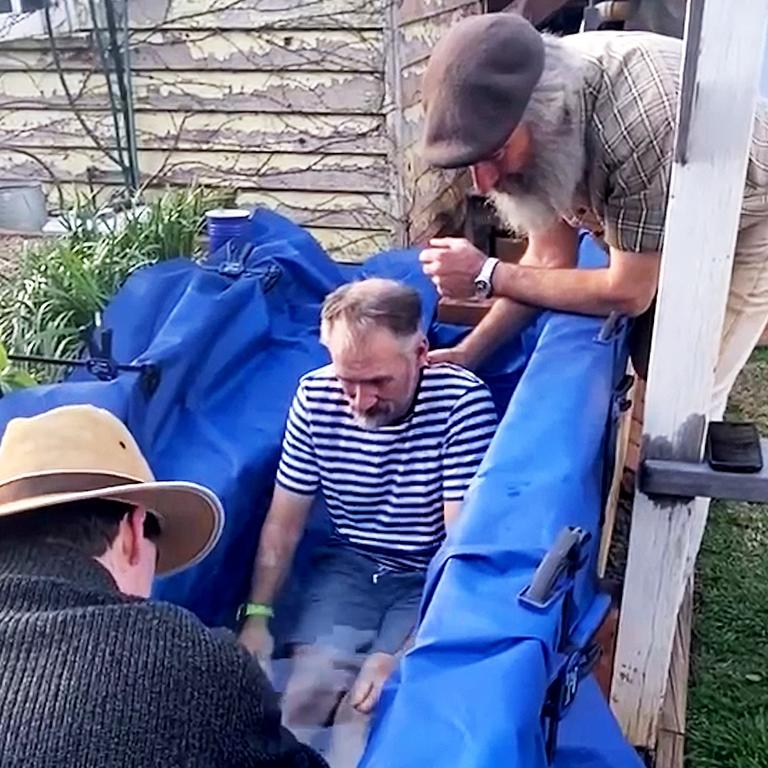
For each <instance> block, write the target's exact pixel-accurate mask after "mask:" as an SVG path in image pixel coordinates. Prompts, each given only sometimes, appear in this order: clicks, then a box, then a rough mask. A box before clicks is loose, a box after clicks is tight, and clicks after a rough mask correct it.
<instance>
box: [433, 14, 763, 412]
mask: <svg viewBox="0 0 768 768" xmlns="http://www.w3.org/2000/svg"><path fill="white" fill-rule="evenodd" d="M681 61H682V43H681V41H680V40H677V39H674V38H670V37H663V36H660V35H654V34H651V33H645V32H607V31H601V32H589V33H585V34H579V35H572V36H568V37H565V38H555V37H551V36H546V35H542V34H540V33H539V32H538V31H537V30H536V29H535V28H534V27H533V26H532V25H531V24H529V23H528V22H527V21H526V20H525V19H523V18H522V17H520V16H518V15H516V14H512V13H499V14H487V15H484V16H476V17H471V18H468V19H464V20H462V21H461V22H459V23H458V24H456V25H455V26H453V27H452V28H451V29H450V30H448V32H447V33H446V35H445V36H444V37H443V38H442V39H441V40H440V42H439V43H438V45H437V46H436V47H435V49H434V51H433V53H432V56H431V58H430V61H429V64H428V67H427V71H426V73H425V76H424V83H423V102H424V108H425V113H426V117H425V128H424V137H423V154H424V157H425V158H426V160H427V161H428V162H429V163H430V164H431V165H433V166H436V167H440V168H467V167H468V168H469V169H470V170H471V173H472V178H473V182H474V184H475V187H476V188H477V190H478V191H479V192H480V193H481V194H483V195H486V196H487V197H488V198H489V199H490V201H491V202H492V204H493V205H494V206H495V208H496V211H497V213H498V215H499V217H500V219H501V220H502V221H503V223H504V224H505V225H506V226H507V227H508V228H509V229H510V230H511V231H514V232H517V233H519V234H523V235H527V236H528V247H527V250H526V252H525V255H524V256H523V258H522V259H521V261H520V262H519V263H518V264H506V263H498V261H497V260H496V259H487V258H486V257H485V255H484V254H483V253H482V252H481V251H479V250H478V249H477V248H476V247H474V246H473V245H472V244H471V243H470V242H468V241H467V240H464V239H460V238H444V239H437V240H433V241H431V242H430V244H429V247H428V248H427V249H425V250H424V251H423V252H422V253H421V257H420V258H421V261H422V265H423V268H424V271H425V273H426V274H427V275H429V276H430V277H431V278H432V280H433V281H434V283H435V284H436V286H437V287H438V289H439V290H440V291H441V293H443V294H444V295H446V296H449V297H458V298H463V297H468V296H471V295H473V294H474V295H478V294H479V295H482V296H491V295H495V296H498V297H500V299H501V300H500V301H496V302H494V305H493V307H492V309H491V311H490V312H489V313H488V315H486V317H485V318H484V319H483V321H482V322H481V323H480V324H479V325H478V326H477V328H475V329H474V331H473V332H472V333H470V334H469V335H468V336H467V337H466V339H464V340H463V341H462V342H461V343H460V344H459V345H458V346H457V347H455V348H453V349H450V350H436V351H435V352H433V353H432V357H431V359H434V360H436V361H453V362H456V363H458V364H460V365H463V366H465V367H468V368H474V367H476V366H477V365H478V363H480V362H481V361H482V360H483V359H484V358H485V357H487V356H488V355H489V354H490V352H491V351H492V350H493V349H494V348H495V347H496V346H497V345H498V344H499V343H501V341H503V340H504V339H505V338H506V337H508V336H509V335H511V334H514V333H516V332H517V331H518V330H519V329H520V328H521V327H522V326H523V325H525V324H526V323H527V322H528V321H529V320H530V319H531V317H532V315H533V314H534V313H535V312H536V311H537V309H538V308H545V309H550V310H557V311H562V312H574V313H581V314H588V315H607V314H609V313H611V312H618V313H621V314H625V315H629V316H631V317H635V318H641V319H640V321H639V322H637V323H636V329H640V330H642V329H644V330H645V331H646V334H645V335H646V338H645V343H646V345H647V340H648V338H649V333H648V327H649V326H648V324H649V321H650V319H651V318H652V312H653V309H652V305H653V302H654V299H655V296H656V291H657V288H658V278H659V267H660V261H661V248H662V240H663V235H664V226H665V218H666V208H667V196H668V188H669V177H670V173H671V167H672V156H673V138H674V132H675V114H676V110H677V102H678V98H679V91H680V69H681ZM713 183H717V180H716V179H713ZM580 228H585V229H587V230H589V231H591V232H592V233H593V235H595V236H596V237H597V238H598V239H599V240H601V241H602V242H603V243H604V245H605V247H606V249H607V250H608V252H609V255H610V261H609V265H608V266H607V267H605V268H604V269H592V270H579V269H576V260H577V250H578V230H579V229H580ZM688 258H690V259H691V270H695V269H696V259H697V258H698V254H695V253H691V254H690V255H689V256H688ZM766 320H768V119H767V116H766V111H765V106H764V105H763V104H761V105H760V106H759V108H758V111H757V115H756V117H755V124H754V131H753V138H752V144H751V147H750V155H749V163H748V167H747V177H746V183H745V187H744V202H743V205H742V212H741V220H740V224H739V232H738V239H737V242H736V248H735V254H734V265H733V274H732V279H731V287H730V294H729V298H728V306H727V311H726V318H725V325H724V329H723V336H722V341H721V347H720V353H719V358H718V364H717V369H716V372H715V388H714V392H713V399H712V404H711V410H710V417H711V418H714V419H717V418H720V417H721V415H722V413H723V412H724V410H725V405H726V401H727V398H728V394H729V392H730V389H731V387H732V385H733V383H734V381H735V379H736V376H737V375H738V373H739V370H740V369H741V368H742V367H743V365H744V364H745V363H746V361H747V360H748V359H749V356H750V354H751V352H752V350H753V348H754V346H755V344H756V343H757V341H758V340H759V338H760V336H761V334H762V331H763V329H764V328H765V325H766ZM641 336H642V334H641ZM646 352H647V350H646ZM644 356H645V355H640V357H641V358H642V357H644ZM636 359H637V358H636Z"/></svg>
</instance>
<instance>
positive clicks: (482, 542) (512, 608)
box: [0, 211, 639, 768]
mask: <svg viewBox="0 0 768 768" xmlns="http://www.w3.org/2000/svg"><path fill="white" fill-rule="evenodd" d="M251 246H252V247H250V248H248V249H246V250H245V251H243V252H241V253H237V252H230V251H229V250H228V249H226V248H225V249H221V250H219V251H218V252H217V253H215V254H213V255H212V256H211V257H210V258H209V259H208V261H207V262H206V263H205V264H203V265H197V264H194V263H192V262H190V261H188V260H186V259H178V260H174V261H171V262H166V263H163V264H160V265H157V266H155V267H151V268H148V269H145V270H142V271H140V272H139V273H137V274H135V275H134V276H132V277H131V278H130V279H129V280H128V281H127V283H126V284H125V286H124V287H123V288H122V290H121V291H120V292H119V294H118V295H117V296H116V297H115V299H114V300H113V301H112V302H111V304H110V306H109V307H108V308H107V310H106V312H105V314H104V324H105V325H106V326H107V327H109V328H111V329H112V330H113V332H114V357H115V359H116V360H118V361H119V362H121V363H135V364H143V363H151V364H152V365H154V366H156V367H157V369H158V371H159V375H160V377H159V383H158V384H157V387H156V388H155V390H154V391H153V392H150V391H148V390H147V389H146V388H145V387H144V386H143V385H142V382H141V379H140V377H139V375H138V374H134V373H121V374H120V375H119V376H118V377H117V378H116V379H114V380H112V381H98V380H95V379H93V378H91V377H90V376H89V374H87V373H83V372H78V373H76V374H74V375H72V376H71V377H70V378H69V379H68V380H67V381H66V382H64V383H61V384H57V385H52V386H46V387H37V388H34V389H31V390H27V391H22V392H18V393H15V394H14V395H12V396H9V397H6V398H3V399H2V400H0V431H2V429H3V428H4V426H5V424H6V423H7V421H8V420H9V419H10V418H12V417H14V416H17V415H31V414H35V413H39V412H41V411H44V410H47V409H49V408H51V407H55V406H58V405H63V404H67V403H78V402H88V403H93V404H96V405H99V406H101V407H104V408H107V409H109V410H111V411H112V412H114V413H115V414H116V415H117V416H119V417H120V418H121V419H123V421H125V423H126V424H127V425H128V427H129V428H130V429H131V430H132V431H133V433H134V434H135V435H136V438H137V441H138V442H139V444H140V446H141V448H142V449H143V451H144V452H145V454H146V455H147V457H148V459H149V461H150V463H151V464H152V466H153V468H154V470H155V472H156V474H157V476H158V477H159V478H161V479H184V480H191V481H196V482H200V483H202V484H204V485H206V486H208V487H210V488H211V489H213V490H214V491H215V492H216V493H217V494H218V495H219V496H220V497H221V499H222V501H223V504H224V508H225V512H226V515H227V519H226V525H225V528H224V533H223V535H222V539H221V541H220V543H219V546H218V547H217V548H216V550H215V551H214V552H213V553H212V554H211V555H210V556H209V557H208V558H207V559H206V560H205V561H204V562H203V563H201V564H199V565H198V566H196V567H194V568H192V569H190V570H188V571H187V572H184V573H182V574H178V575H176V576H173V577H170V578H168V579H165V580H161V581H160V582H159V583H158V585H157V588H156V594H155V596H156V597H158V598H161V599H167V600H171V601H173V602H176V603H179V604H181V605H183V606H186V607H188V608H189V609H190V610H192V611H194V612H195V613H196V614H197V615H198V616H200V618H201V619H202V620H203V621H205V622H206V623H208V624H209V625H228V626H233V624H234V617H235V612H236V608H237V605H238V604H239V603H240V602H241V601H242V600H243V598H244V597H245V596H246V594H247V589H248V581H249V578H250V573H251V567H252V563H253V557H254V554H255V549H256V544H257V540H258V531H259V527H260V525H261V522H262V520H263V517H264V514H265V513H266V510H267V507H268V504H269V497H270V493H271V488H272V483H273V479H274V474H275V469H276V464H277V460H278V457H279V448H280V442H281V438H282V432H283V428H284V423H285V418H286V415H287V411H288V406H289V404H290V401H291V398H292V396H293V393H294V389H295V387H296V384H297V381H298V379H299V377H300V376H301V375H302V374H303V373H304V372H306V371H308V370H310V369H312V368H314V367H316V366H319V365H322V364H324V363H325V362H327V353H326V352H325V350H324V349H323V348H322V346H321V345H320V344H319V341H318V321H319V309H320V305H321V302H322V300H323V298H324V296H325V295H326V294H327V293H328V291H329V290H331V289H333V288H334V287H336V286H337V285H339V284H341V283H342V282H343V281H345V280H346V279H349V277H350V276H357V275H369V274H370V275H385V276H392V277H396V278H399V279H403V280H405V281H406V282H409V283H410V284H412V285H414V286H415V287H417V288H418V289H419V291H420V293H421V294H422V296H423V298H424V317H425V324H426V325H427V326H428V327H429V328H430V337H431V341H432V343H433V346H436V345H443V344H450V343H453V342H454V341H455V340H456V338H458V336H459V335H460V334H461V333H464V332H466V329H459V328H456V327H452V326H445V325H441V324H439V323H436V322H435V320H434V316H435V308H436V301H437V297H436V295H435V292H434V290H433V288H432V286H431V284H430V283H429V282H428V281H427V280H426V279H425V278H424V276H423V275H422V273H421V270H420V269H419V266H418V262H417V260H416V252H415V251H403V252H392V253H385V254H380V255H379V256H377V257H375V258H373V259H371V260H369V261H368V262H367V263H366V264H365V265H364V266H363V267H362V268H361V269H354V270H350V269H342V268H340V267H338V266H337V265H335V264H334V263H333V262H332V261H331V260H330V259H329V258H328V257H327V256H326V255H325V254H324V253H323V252H322V250H321V248H320V247H319V246H318V244H317V243H316V242H315V241H314V240H313V239H312V238H311V237H310V236H309V235H307V234H306V233H304V232H303V231H302V230H301V229H299V228H298V227H296V226H294V225H293V224H291V223H290V222H288V221H287V220H285V219H283V218H282V217H280V216H277V215H276V214H271V213H268V212H265V211H259V212H258V213H257V214H256V215H255V216H254V219H253V225H252V232H251ZM582 256H583V261H584V262H585V264H586V265H587V266H588V265H589V263H590V260H591V261H592V262H594V261H595V259H597V260H599V259H600V258H601V257H600V254H599V251H598V250H597V249H596V248H595V247H594V246H593V245H592V244H591V243H590V242H589V241H587V242H586V243H585V244H584V245H583V246H582ZM600 327H601V321H600V320H595V319H588V318H577V317H570V316H562V315H552V316H550V315H544V316H542V317H541V318H540V320H539V321H538V322H537V323H536V324H535V325H534V326H532V327H530V328H528V329H527V330H526V331H525V332H524V333H523V334H521V335H520V337H518V338H517V339H514V340H512V341H510V342H509V344H507V345H506V347H504V348H503V349H502V350H500V351H499V352H498V353H497V354H496V355H495V357H494V359H493V360H492V361H491V362H490V363H489V365H488V366H487V370H485V371H484V372H482V374H483V375H484V377H485V378H486V379H487V381H488V382H489V385H490V386H491V387H492V389H493V392H494V396H495V398H496V402H497V404H498V405H499V408H500V410H502V411H503V410H504V409H505V408H506V405H507V401H508V399H509V396H510V394H511V392H512V390H513V389H515V394H514V397H513V399H512V401H511V404H510V406H509V408H508V409H507V411H506V415H505V417H504V419H503V422H502V424H501V426H500V428H499V432H498V434H497V436H496V438H495V440H494V443H493V445H492V447H491V449H490V451H489V453H488V456H487V457H486V459H485V461H484V463H483V467H482V469H481V471H480V473H479V475H478V477H477V478H476V480H475V481H474V483H473V486H472V489H471V491H470V494H469V499H468V503H467V505H466V508H465V510H464V512H463V514H462V519H461V523H460V525H459V526H458V527H457V529H456V530H455V531H454V533H453V534H452V536H451V537H450V539H449V541H448V542H447V543H446V546H445V547H444V548H443V549H442V550H441V552H440V553H439V555H438V556H437V558H436V559H435V561H434V563H433V565H432V567H431V569H430V574H429V579H428V588H427V590H426V593H425V598H424V602H423V605H422V616H423V620H422V623H421V626H420V628H419V631H418V635H417V641H416V644H415V647H414V648H413V650H412V651H411V652H410V653H409V654H407V656H406V657H405V659H404V661H403V663H402V665H401V669H400V671H399V673H398V674H397V675H396V676H395V679H394V680H393V681H392V682H391V684H390V685H388V687H387V688H386V690H385V694H384V697H383V700H382V705H381V706H380V708H379V711H378V713H377V717H376V720H375V724H374V728H373V732H372V736H371V740H370V744H369V747H368V749H367V753H366V756H365V758H364V760H363V766H365V767H366V768H374V767H375V768H379V767H380V766H381V768H383V767H384V766H386V767H387V768H411V766H413V768H416V766H419V768H422V767H423V766H424V765H431V764H434V762H435V760H436V759H439V762H441V764H446V765H451V766H457V767H458V766H461V767H462V768H463V767H464V766H467V768H469V766H471V767H472V768H497V766H500V765H503V766H525V767H526V768H534V767H535V766H539V765H544V762H543V735H542V726H541V710H542V705H543V700H544V697H545V693H546V691H547V688H548V686H549V685H550V683H551V682H552V676H553V674H554V671H555V670H556V669H557V667H558V659H559V658H560V654H559V649H560V645H561V640H562V639H563V638H564V637H566V636H567V635H568V633H569V631H570V629H571V628H572V627H571V626H569V622H570V623H575V622H577V621H578V620H579V619H582V618H583V617H584V616H586V615H588V614H589V612H590V609H591V607H592V605H593V603H594V598H595V583H594V578H593V575H592V574H593V573H594V567H593V566H594V555H595V546H596V542H597V538H598V537H597V533H598V530H599V523H600V511H601V501H602V499H601V494H602V492H603V489H604V485H603V479H604V472H605V462H604V458H605V456H606V440H607V439H608V438H609V437H610V435H611V430H612V421H611V419H610V413H611V408H612V397H613V392H614V387H615V384H616V381H617V374H618V372H619V371H620V370H621V366H622V363H623V359H624V358H623V355H624V351H623V336H622V334H621V333H619V334H618V335H615V336H612V337H611V338H610V339H609V340H608V341H607V342H605V343H603V342H598V341H596V340H595V337H596V334H597V332H598V331H599V329H600ZM518 382H519V384H518ZM321 523H322V521H321ZM565 525H579V526H581V527H583V528H584V529H586V530H587V531H590V532H592V534H593V535H594V538H593V542H592V544H591V547H592V549H591V550H590V556H589V559H588V563H587V565H586V567H585V568H584V569H582V571H581V572H580V574H579V576H578V577H577V579H576V583H575V587H574V590H573V600H574V612H573V616H572V621H571V619H566V618H564V613H563V611H562V610H561V605H560V603H559V602H557V601H556V603H555V604H553V605H552V606H550V607H549V608H548V609H547V610H546V611H542V612H532V611H531V610H529V609H527V608H525V607H524V606H522V605H521V604H520V603H519V602H518V601H517V594H518V593H519V591H520V590H521V589H522V588H523V587H524V586H525V585H526V584H527V582H528V581H529V580H530V578H531V575H532V573H533V570H534V569H535V568H536V565H537V564H538V562H539V560H540V559H541V557H542V556H543V554H544V553H545V551H546V550H547V548H548V547H549V546H550V545H551V544H552V542H553V541H554V538H555V537H556V535H557V533H558V532H559V530H560V529H561V528H562V527H563V526H565ZM320 527H322V525H320ZM585 723H588V724H589V727H588V729H587V728H585V727H584V724H585ZM559 745H560V746H559V749H558V752H557V755H556V764H557V765H558V766H562V767H563V768H565V767H566V766H568V767H569V768H576V767H577V766H578V768H582V767H583V768H586V767H587V766H595V768H597V766H605V768H608V767H609V766H610V768H622V766H635V765H639V763H637V761H636V760H635V759H634V756H633V753H632V751H631V750H630V749H629V747H627V745H626V744H625V742H624V741H623V740H622V738H621V736H620V734H619V732H618V729H617V727H616V724H615V722H614V721H613V719H612V717H611V715H610V712H609V710H608V708H607V705H606V703H605V701H604V700H603V699H602V697H601V696H600V695H599V694H598V693H597V692H596V690H595V687H594V683H593V682H592V681H591V680H589V679H588V680H587V681H585V683H584V684H583V685H582V686H581V688H580V690H579V693H578V695H577V697H576V700H575V702H574V703H573V705H572V707H571V709H570V710H569V712H568V715H567V717H566V719H565V721H564V722H563V724H562V728H561V732H560V740H559Z"/></svg>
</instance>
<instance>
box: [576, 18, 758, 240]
mask: <svg viewBox="0 0 768 768" xmlns="http://www.w3.org/2000/svg"><path fill="white" fill-rule="evenodd" d="M563 41H564V42H565V43H566V44H567V45H568V46H569V47H571V48H572V49H573V50H576V51H578V52H579V53H580V54H581V55H582V56H583V58H584V60H585V66H586V81H585V87H584V90H583V92H582V99H581V111H582V114H581V119H582V126H583V131H584V139H585V148H586V169H585V174H584V177H583V180H582V183H581V184H580V185H579V188H578V189H577V193H576V198H575V200H574V205H573V210H572V211H570V212H568V214H567V215H566V216H565V218H566V220H567V221H568V222H569V223H570V224H572V225H573V226H577V227H585V228H586V229H589V230H591V231H592V232H593V233H595V234H596V235H597V236H598V237H601V238H602V239H604V241H605V243H606V244H607V245H609V246H611V247H613V248H617V249H620V250H623V251H629V252H634V253H637V252H641V251H660V250H661V246H662V242H663V236H664V220H665V216H666V208H667V196H668V192H669V177H670V173H671V169H672V154H673V142H674V132H675V117H676V110H677V101H678V95H679V90H680V88H679V86H680V67H681V61H682V53H683V49H682V42H681V41H680V40H678V39H676V38H671V37H663V36H661V35H650V34H647V33H644V32H616V33H613V32H588V33H584V34H580V35H570V36H568V37H565V38H563ZM757 194H760V195H766V194H768V119H767V118H766V111H765V107H764V105H761V107H760V108H759V109H758V113H757V115H756V117H755V129H754V135H753V138H752V148H751V152H750V161H749V166H748V169H747V180H746V188H745V196H746V197H749V196H751V195H757Z"/></svg>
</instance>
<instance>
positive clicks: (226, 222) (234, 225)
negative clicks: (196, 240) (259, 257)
mask: <svg viewBox="0 0 768 768" xmlns="http://www.w3.org/2000/svg"><path fill="white" fill-rule="evenodd" d="M205 217H206V219H207V226H208V241H209V246H208V247H209V249H210V252H211V253H213V252H214V251H217V250H218V249H219V248H221V246H222V245H224V244H225V243H228V242H229V241H231V240H233V241H235V242H245V240H246V239H247V237H248V227H249V224H250V219H251V211H247V210H244V209H242V208H216V209H214V210H212V211H206V212H205Z"/></svg>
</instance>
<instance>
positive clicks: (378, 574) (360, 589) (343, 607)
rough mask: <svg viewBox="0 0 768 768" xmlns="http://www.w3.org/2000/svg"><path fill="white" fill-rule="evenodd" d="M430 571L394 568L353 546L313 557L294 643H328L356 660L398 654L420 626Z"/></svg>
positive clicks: (325, 644) (318, 644)
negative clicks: (380, 563) (425, 583)
mask: <svg viewBox="0 0 768 768" xmlns="http://www.w3.org/2000/svg"><path fill="white" fill-rule="evenodd" d="M425 576H426V574H425V573H424V572H422V571H405V572H399V571H391V570H387V569H384V568H382V567H381V566H379V565H378V564H377V563H375V562H374V561H373V560H371V559H370V558H368V557H366V556H365V555H362V554H360V553H358V552H355V551H354V550H353V549H351V548H350V547H345V546H330V547H326V548H324V549H322V550H321V551H320V553H319V554H318V555H317V556H316V557H315V560H314V562H313V566H312V570H311V573H310V579H309V584H308V589H307V592H306V593H305V595H304V598H303V600H302V604H301V608H300V613H299V619H298V622H297V624H296V627H295V629H294V630H293V631H292V632H291V633H290V636H289V643H291V644H292V645H317V646H324V647H326V648H328V649H329V650H332V651H334V653H335V654H338V655H341V656H342V657H344V658H348V659H349V660H350V661H352V660H353V659H354V658H356V657H358V656H360V655H367V654H369V653H375V652H382V653H390V654H394V653H397V651H399V650H400V649H401V648H402V647H403V644H404V643H405V641H406V640H407V639H408V637H409V635H410V634H411V632H412V631H413V629H414V628H415V627H416V622H417V619H418V613H419V604H420V602H421V595H422V592H423V589H424V580H425Z"/></svg>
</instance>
